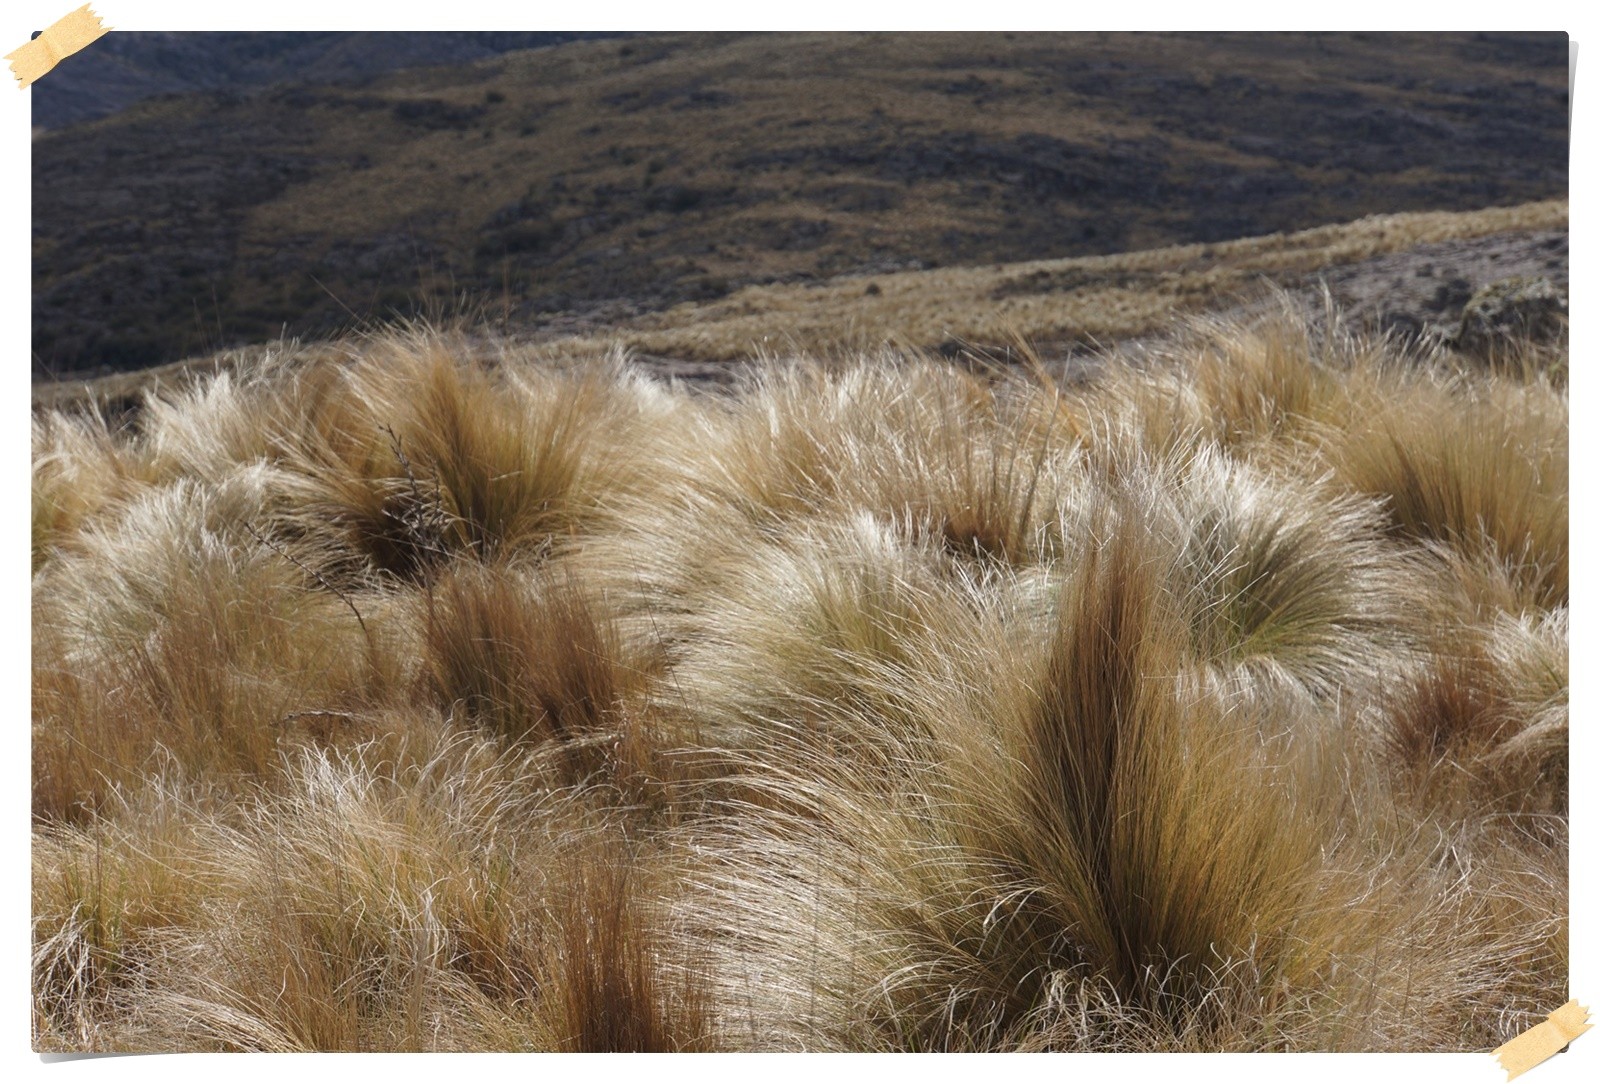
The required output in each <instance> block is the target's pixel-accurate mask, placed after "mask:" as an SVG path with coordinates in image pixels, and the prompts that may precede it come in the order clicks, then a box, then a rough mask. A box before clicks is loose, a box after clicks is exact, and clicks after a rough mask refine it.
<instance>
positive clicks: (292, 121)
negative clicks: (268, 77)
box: [33, 34, 1567, 373]
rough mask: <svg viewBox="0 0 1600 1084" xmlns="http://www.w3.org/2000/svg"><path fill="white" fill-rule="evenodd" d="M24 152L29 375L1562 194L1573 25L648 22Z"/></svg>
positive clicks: (217, 103)
mask: <svg viewBox="0 0 1600 1084" xmlns="http://www.w3.org/2000/svg"><path fill="white" fill-rule="evenodd" d="M33 149H34V214H35V218H34V309H33V313H34V340H33V341H34V350H35V358H34V363H35V372H36V373H40V372H52V371H53V372H64V371H72V370H92V369H102V370H103V369H106V368H133V367H140V366H144V365H148V364H152V363H155V362H158V361H164V360H168V359H171V358H175V357H181V356H183V355H185V354H192V353H197V352H200V351H202V350H208V349H215V348H218V347H224V346H228V345H231V344H235V343H242V342H248V341H258V340H262V339H266V338H271V337H273V336H276V335H278V334H279V333H280V332H281V331H284V330H287V331H288V332H289V333H291V334H299V335H307V336H311V335H316V334H319V333H322V332H325V331H327V330H330V329H332V328H334V327H336V326H338V325H340V324H342V323H347V322H349V321H350V320H352V319H353V318H363V319H364V318H369V317H382V316H386V315H392V314H393V313H395V312H397V311H398V312H401V313H404V312H408V311H411V310H412V309H413V308H414V307H415V306H416V305H418V304H419V302H421V301H427V300H429V299H431V300H432V301H434V302H438V301H440V300H441V299H450V298H454V297H456V296H458V295H461V294H465V295H467V296H469V297H473V298H484V299H490V300H492V301H494V302H495V309H496V311H497V312H503V313H504V314H506V315H507V316H509V317H511V318H512V319H513V320H514V321H515V322H517V323H519V324H522V325H527V324H530V323H531V324H534V325H538V324H540V323H541V322H543V318H542V316H541V314H545V313H553V312H557V311H561V310H574V309H583V308H584V307H586V306H589V305H593V304H595V303H598V302H603V301H608V300H609V301H616V300H617V299H621V301H622V309H623V311H624V312H625V313H626V312H634V313H637V312H639V311H643V310H647V309H653V308H659V307H662V306H665V305H667V304H670V303H673V302H677V301H682V300H695V299H699V300H706V299H711V298H716V297H719V296H722V295H724V294H726V293H728V292H729V291H730V290H732V289H734V288H736V287H738V286H740V285H742V284H747V283H754V282H772V281H803V280H806V279H807V278H809V277H816V276H827V275H835V274H839V273H842V272H849V271H857V270H860V271H872V272H883V271H888V270H893V269H897V268H916V267H927V266H933V265H950V264H978V263H995V262H1001V261H1014V260H1027V259H1040V258H1053V257H1065V256H1078V255H1091V254H1097V253H1110V252H1118V251H1125V250H1131V249H1141V248H1152V247H1158V246H1162V245H1167V244H1175V243H1186V242H1210V241H1218V240H1223V239H1229V238H1234V237H1240V236H1247V235H1255V234H1264V233H1269V232H1273V231H1278V230H1289V229H1297V228H1304V227H1307V226H1312V225H1317V224H1321V223H1328V222H1337V221H1345V220H1350V219H1355V218H1359V217H1361V216H1363V215H1367V214H1373V213H1386V212H1398V211H1409V210H1468V209H1474V208H1479V207H1485V206H1490V205H1502V204H1515V203H1522V202H1525V201H1530V200H1536V199H1544V198H1550V197H1560V196H1564V195H1565V193H1566V183H1567V182H1566V178H1567V45H1566V37H1565V35H1561V34H1544V35H1466V34H1456V35H1441V34H1419V35H1397V34H1368V35H1359V34H1357V35H1323V34H1318V35H1305V34H1297V35H1207V34H1173V35H1165V34H1162V35H1157V34H1133V35H1115V34H749V35H728V34H717V35H713V34H683V35H661V36H657V35H648V36H640V37H635V38H631V39H629V40H627V41H622V42H618V41H585V42H576V43H571V44H567V45H562V46H559V47H556V48H553V49H542V50H537V51H530V52H520V53H510V54H506V55H504V56H502V57H498V58H495V59H492V60H487V61H482V62H479V63H476V64H471V65H466V66H460V67H454V68H431V69H412V70H407V71H401V72H395V73H392V74H390V75H387V76H383V77H379V78H376V79H373V80H370V81H368V82H367V83H366V84H364V85H361V86H357V87H352V86H334V85H325V86H320V87H304V86H301V87H294V88H279V89H273V90H269V91H265V92H262V93H260V94H256V95H252V96H248V97H242V98H241V97H239V96H237V95H228V96H223V95H218V94H210V95H189V96H186V97H183V98H177V99H165V100H160V101H151V102H146V103H144V104H142V105H140V106H136V107H134V108H132V109H130V110H128V111H126V112H124V113H122V114H119V115H118V116H115V117H111V118H108V119H106V120H104V121H101V122H99V123H96V124H90V125H80V126H75V127H73V128H70V129H66V130H63V131H60V132H55V133H50V134H47V135H45V136H43V137H42V138H40V139H39V140H37V141H36V142H35V144H34V148H33ZM501 306H503V308H502V307H501ZM613 307H615V306H613Z"/></svg>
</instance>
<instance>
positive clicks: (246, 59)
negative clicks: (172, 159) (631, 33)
mask: <svg viewBox="0 0 1600 1084" xmlns="http://www.w3.org/2000/svg"><path fill="white" fill-rule="evenodd" d="M616 36H617V35H615V34H608V33H577V32H572V31H544V32H525V31H503V32H488V33H449V32H436V33H406V32H399V31H379V32H366V33H362V32H352V31H311V32H284V31H260V30H257V31H250V32H240V33H235V32H220V31H203V32H194V31H188V32H171V31H167V32H163V31H118V32H116V33H113V34H110V35H108V36H106V37H104V38H102V39H100V40H99V41H98V42H96V43H95V47H94V51H93V52H86V53H80V54H78V55H77V56H75V57H68V58H67V59H66V60H65V61H64V62H63V63H62V64H60V65H59V66H57V67H56V68H55V70H53V71H52V72H51V73H50V78H49V79H48V80H47V81H42V82H40V83H38V84H37V85H36V86H34V88H33V94H32V95H31V97H32V105H33V124H34V127H35V128H64V127H66V126H67V125H69V124H80V123H82V122H83V121H87V120H97V119H99V118H100V117H105V116H110V115H111V114H112V113H115V112H117V111H119V110H122V109H126V108H127V107H128V106H130V105H132V104H134V103H135V102H141V101H143V100H144V99H146V98H154V97H157V96H159V95H166V94H183V93H187V92H190V91H197V90H219V91H225V92H227V93H229V94H233V95H237V94H241V93H243V94H248V93H249V92H250V91H251V90H252V89H254V88H257V87H263V86H268V85H272V84H282V83H360V82H363V81H365V80H367V79H368V78H370V77H371V76H374V75H377V74H379V73H380V72H387V71H393V70H394V69H396V68H414V67H419V66H430V67H431V66H437V65H441V64H467V63H470V62H472V61H474V60H482V59H484V58H486V57H491V56H497V55H499V54H500V53H504V52H509V51H511V50H514V49H535V48H539V47H541V46H546V45H555V44H558V43H560V42H563V41H572V40H574V39H578V38H594V37H616Z"/></svg>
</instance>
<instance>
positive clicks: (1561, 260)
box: [33, 200, 1567, 413]
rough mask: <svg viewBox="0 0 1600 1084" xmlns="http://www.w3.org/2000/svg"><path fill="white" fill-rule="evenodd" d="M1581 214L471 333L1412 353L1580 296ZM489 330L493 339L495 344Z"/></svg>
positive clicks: (762, 346)
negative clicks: (1312, 347)
mask: <svg viewBox="0 0 1600 1084" xmlns="http://www.w3.org/2000/svg"><path fill="white" fill-rule="evenodd" d="M1566 226H1567V204H1566V202H1565V201H1564V200H1563V201H1549V202H1543V203H1533V204H1525V205H1522V206H1517V207H1507V208H1494V209H1490V210H1486V211H1468V212H1458V213H1449V212H1433V213H1417V214H1403V215H1382V216H1376V217H1372V218H1367V219H1362V220H1359V221H1356V222H1350V223H1342V224H1339V225H1336V226H1324V227H1319V228H1317V229H1314V230H1305V231H1300V232H1298V233H1290V234H1274V235H1269V236H1266V237H1251V238H1241V239H1238V240H1234V241H1226V242H1220V243H1217V244H1210V245H1180V246H1175V247H1170V248H1164V249H1153V250H1150V251H1145V252H1126V253H1117V254H1115V255H1111V256H1086V257H1077V258H1068V259H1060V260H1039V261H1032V262H1027V263H1016V264H991V265H981V266H975V267H951V268H938V269H931V270H922V271H895V272H888V273H883V274H859V273H858V274H846V275H841V276H836V277H834V278H832V279H826V280H817V281H810V282H802V283H776V284H770V285H765V286H747V287H744V288H742V289H739V290H737V291H734V292H733V293H732V294H730V295H729V296H728V297H726V298H724V299H721V300H716V301H705V302H684V303H682V304H679V305H675V306H673V307H671V308H669V309H665V310H661V311H656V312H642V313H641V312H639V311H638V306H636V305H634V304H631V303H627V302H623V303H619V304H615V305H611V306H602V307H598V308H596V309H593V310H590V311H589V312H586V313H582V314H564V315H561V316H558V317H554V318H551V319H548V320H546V321H543V322H542V324H541V326H539V327H537V328H532V329H530V328H528V327H525V326H521V325H519V324H514V323H513V324H507V323H499V324H498V325H491V324H488V323H485V322H483V320H482V317H483V316H484V315H487V314H482V313H480V314H478V316H479V319H478V320H473V321H467V322H465V323H464V324H463V325H461V326H463V327H464V329H465V330H466V332H467V334H466V336H465V338H464V340H463V345H464V347H466V346H467V344H471V343H474V342H476V343H478V344H479V345H480V347H481V355H482V357H483V358H484V359H485V360H489V359H492V358H493V357H494V356H495V355H496V354H497V353H498V352H499V351H500V350H501V349H503V346H504V343H505V342H506V341H512V342H516V343H518V344H520V345H522V346H526V347H531V348H533V349H535V350H536V351H537V353H538V354H539V355H540V356H541V357H543V358H545V359H546V360H548V361H552V362H557V363H561V362H565V361H570V360H573V359H591V358H594V357H596V356H599V355H601V354H605V353H607V352H610V351H613V350H616V349H618V348H620V349H624V350H626V351H627V352H628V353H629V354H630V355H631V356H632V357H633V359H634V361H635V362H636V363H637V364H639V365H640V366H642V367H644V368H646V369H648V370H650V371H652V372H654V373H656V374H658V375H661V376H671V377H681V378H686V379H691V380H697V381H706V380H710V381H718V382H725V381H727V380H729V379H732V378H733V377H734V376H736V375H737V372H738V370H739V369H741V368H742V367H743V364H742V363H744V362H748V361H751V360H753V359H756V358H760V357H763V356H772V355H774V354H777V355H784V354H790V353H795V352H804V353H810V354H812V355H815V356H819V357H838V356H841V355H844V356H850V355H853V354H855V353H858V352H860V351H862V350H873V349H876V348H878V347H881V346H883V345H885V344H890V345H894V346H896V347H900V348H906V349H911V350H916V351H924V352H937V353H941V354H944V355H946V356H951V357H962V356H976V357H980V358H987V359H994V360H1002V361H1003V360H1004V359H1006V358H1008V357H1014V353H1013V352H1014V351H1015V350H1016V349H1017V348H1018V347H1026V349H1027V350H1029V351H1030V352H1033V353H1035V354H1037V355H1038V356H1039V357H1040V358H1041V359H1042V360H1043V361H1045V362H1046V364H1047V365H1049V366H1050V367H1051V368H1052V369H1053V370H1058V371H1065V370H1066V369H1069V368H1071V367H1072V366H1073V365H1075V364H1077V363H1079V362H1082V361H1085V360H1088V359H1092V358H1093V357H1094V356H1095V355H1097V354H1099V353H1101V352H1103V351H1104V350H1106V349H1108V348H1110V347H1113V346H1117V345H1119V344H1120V345H1122V346H1123V347H1124V348H1125V349H1132V348H1134V346H1135V345H1136V343H1137V342H1139V341H1143V340H1151V341H1160V340H1163V339H1167V338H1170V337H1171V336H1172V335H1173V334H1174V333H1177V332H1180V331H1181V320H1182V319H1183V318H1185V317H1190V316H1195V315H1198V314H1201V313H1212V314H1219V313H1234V314H1238V315H1249V314H1251V313H1259V312H1260V311H1263V309H1264V308H1265V309H1267V310H1270V309H1272V308H1275V307H1277V306H1278V305H1279V304H1281V300H1280V297H1279V295H1280V293H1287V294H1288V295H1290V296H1291V297H1292V298H1294V299H1296V300H1298V301H1299V302H1301V303H1307V302H1309V303H1310V304H1311V307H1312V308H1313V309H1316V308H1320V307H1321V306H1322V304H1323V297H1322V292H1323V290H1324V289H1326V291H1327V294H1328V298H1329V299H1330V300H1331V301H1332V302H1333V304H1334V305H1335V307H1336V308H1337V310H1338V311H1339V312H1340V313H1341V315H1342V316H1343V318H1344V319H1345V320H1346V321H1347V322H1348V323H1349V324H1350V325H1351V326H1352V327H1356V328H1360V329H1365V330H1369V331H1375V332H1382V331H1392V332H1395V333H1397V334H1399V335H1400V336H1402V337H1405V338H1411V339H1415V338H1418V337H1419V336H1421V335H1423V334H1424V333H1425V332H1426V330H1427V329H1428V328H1429V327H1430V326H1447V325H1449V324H1450V323H1451V322H1452V321H1455V320H1458V319H1459V318H1460V317H1461V315H1462V311H1463V309H1464V307H1465V305H1466V303H1467V302H1468V301H1469V300H1470V299H1471V298H1472V297H1473V295H1474V294H1476V293H1477V292H1478V291H1480V290H1483V289H1485V288H1487V287H1491V286H1493V285H1495V284H1496V283H1501V282H1505V281H1507V280H1529V281H1543V282H1547V283H1548V284H1549V286H1550V287H1551V289H1553V290H1554V291H1556V292H1558V293H1559V294H1560V295H1562V296H1563V297H1564V295H1565V292H1566V286H1567V233H1566ZM486 330H488V331H492V332H493V334H492V335H488V336H485V335H483V334H481V333H482V332H484V331H486ZM283 345H284V343H283V341H282V340H272V341H270V342H267V343H261V344H255V345H253V346H252V347H250V348H246V349H242V350H232V351H222V352H219V353H215V354H211V355H203V356H200V357H196V358H193V359H188V360H185V361H181V362H173V363H169V364H167V365H162V366H156V367H153V368H150V369H142V370H137V371H134V372H128V373H112V374H107V375H105V376H100V377H94V378H91V379H87V380H63V381H35V383H34V386H33V399H34V404H35V406H36V407H49V406H63V405H66V404H68V403H71V402H74V401H80V400H92V401H95V402H98V403H99V404H100V405H101V406H102V407H104V408H107V409H110V410H111V411H112V412H113V413H121V412H124V411H127V410H131V409H136V408H137V407H138V404H139V402H140V400H141V397H142V396H143V395H144V394H145V393H146V392H147V391H149V390H151V389H154V388H156V387H158V386H160V385H163V384H166V385H171V384H174V383H179V384H181V383H183V382H185V381H187V380H188V379H190V378H191V377H192V376H193V375H195V374H206V373H210V372H213V371H216V370H218V369H219V368H231V367H234V366H236V365H238V364H241V363H245V364H247V363H249V362H250V361H251V359H253V358H258V357H260V356H261V355H262V353H263V352H269V353H273V352H281V351H282V347H283ZM346 351H347V346H346V345H344V344H340V343H339V342H337V341H327V342H319V343H306V344H302V345H300V346H298V347H297V348H296V351H295V352H296V354H297V356H299V357H300V358H302V359H304V360H307V361H309V360H311V359H313V358H316V357H340V356H343V355H344V354H345V353H346Z"/></svg>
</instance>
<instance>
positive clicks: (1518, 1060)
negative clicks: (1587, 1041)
mask: <svg viewBox="0 0 1600 1084" xmlns="http://www.w3.org/2000/svg"><path fill="white" fill-rule="evenodd" d="M1593 1026H1594V1025H1592V1024H1590V1023H1589V1012H1588V1010H1587V1009H1585V1008H1584V1007H1583V1006H1582V1005H1579V1004H1578V1003H1577V1002H1576V1001H1569V1002H1567V1003H1566V1004H1565V1005H1563V1006H1561V1008H1559V1009H1557V1010H1556V1011H1555V1012H1553V1013H1551V1014H1550V1015H1549V1016H1547V1017H1545V1019H1544V1020H1543V1021H1541V1022H1540V1023H1537V1024H1535V1025H1534V1026H1533V1027H1531V1028H1529V1029H1528V1030H1527V1031H1524V1032H1523V1033H1522V1034H1521V1035H1518V1036H1517V1037H1516V1038H1515V1039H1512V1040H1511V1041H1510V1042H1509V1043H1506V1044H1505V1045H1504V1046H1502V1047H1499V1048H1498V1049H1496V1050H1495V1052H1494V1056H1495V1057H1497V1058H1499V1059H1500V1067H1501V1068H1503V1069H1504V1070H1505V1071H1506V1079H1507V1080H1508V1081H1509V1080H1515V1079H1516V1078H1517V1077H1519V1076H1521V1075H1522V1074H1523V1073H1526V1072H1527V1071H1528V1070H1529V1069H1532V1068H1533V1067H1534V1066H1535V1065H1538V1064H1539V1063H1540V1062H1541V1061H1544V1060H1545V1059H1546V1058H1548V1057H1550V1056H1551V1055H1552V1054H1555V1053H1558V1052H1559V1051H1560V1050H1561V1048H1562V1047H1564V1046H1566V1045H1567V1044H1568V1043H1570V1042H1571V1041H1572V1040H1574V1039H1576V1038H1577V1037H1578V1036H1580V1035H1582V1034H1583V1033H1584V1032H1586V1031H1588V1030H1589V1029H1590V1028H1591V1027H1593Z"/></svg>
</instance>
